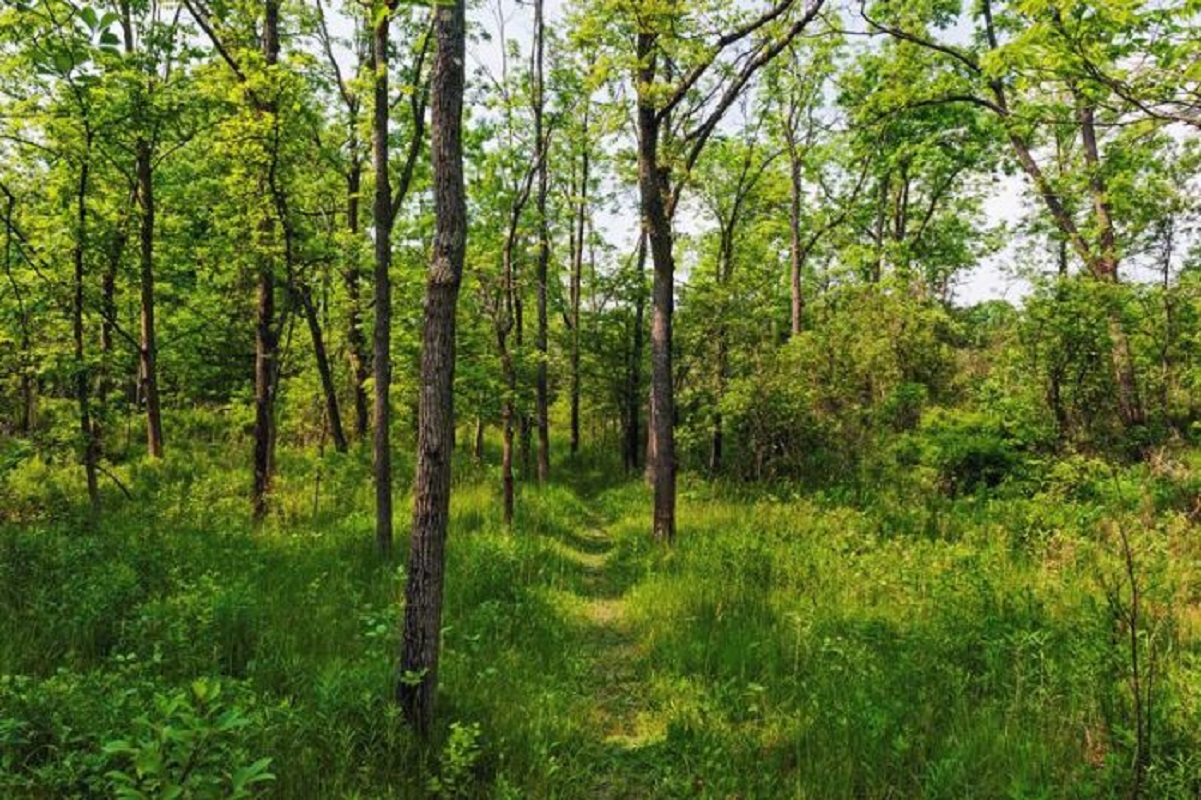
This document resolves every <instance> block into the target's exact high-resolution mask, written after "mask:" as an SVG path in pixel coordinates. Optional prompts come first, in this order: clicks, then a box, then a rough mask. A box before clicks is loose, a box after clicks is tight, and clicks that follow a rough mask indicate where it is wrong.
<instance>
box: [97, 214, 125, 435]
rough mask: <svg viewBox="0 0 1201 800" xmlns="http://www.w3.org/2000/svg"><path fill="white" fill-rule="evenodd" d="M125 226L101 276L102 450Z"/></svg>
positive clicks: (99, 383)
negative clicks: (118, 276)
mask: <svg viewBox="0 0 1201 800" xmlns="http://www.w3.org/2000/svg"><path fill="white" fill-rule="evenodd" d="M125 240H126V235H125V230H124V225H123V224H122V223H121V222H118V231H117V235H116V237H115V240H114V242H113V247H112V250H111V252H109V254H108V256H109V257H108V262H107V263H106V264H105V266H104V273H103V274H102V275H101V276H100V367H99V369H98V370H97V375H96V402H97V404H98V405H99V413H98V414H96V415H95V416H94V417H93V418H92V427H93V429H94V430H95V436H96V441H97V443H98V446H99V447H101V449H103V447H104V420H103V415H104V412H105V409H107V408H108V400H109V395H110V394H112V391H113V378H112V369H113V350H114V347H113V345H114V341H113V331H114V330H115V329H116V324H117V272H118V270H119V269H120V268H121V258H122V257H123V255H124V251H125V243H126V242H125Z"/></svg>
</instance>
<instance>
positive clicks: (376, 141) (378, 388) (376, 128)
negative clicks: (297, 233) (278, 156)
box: [372, 14, 392, 556]
mask: <svg viewBox="0 0 1201 800" xmlns="http://www.w3.org/2000/svg"><path fill="white" fill-rule="evenodd" d="M388 27H389V20H388V15H387V14H384V15H383V16H382V17H381V18H380V19H379V21H378V22H377V23H376V25H375V30H374V33H373V37H372V66H373V68H374V73H375V100H374V112H373V118H372V119H373V124H372V160H373V167H374V170H375V203H374V216H375V220H374V222H375V332H374V336H373V338H372V356H373V358H372V364H373V369H374V373H375V375H374V377H375V407H374V412H375V413H374V417H375V429H374V432H373V436H372V456H373V464H374V467H375V469H374V476H375V542H376V546H377V547H378V548H379V551H380V553H382V554H383V555H385V556H387V555H390V554H391V552H392V445H391V431H390V427H391V420H392V414H391V407H390V405H389V402H390V401H389V393H390V390H391V387H392V352H391V351H392V277H391V270H392V187H391V184H390V183H389V180H388V111H389V108H388Z"/></svg>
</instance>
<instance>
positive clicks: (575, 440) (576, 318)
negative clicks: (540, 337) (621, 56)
mask: <svg viewBox="0 0 1201 800" xmlns="http://www.w3.org/2000/svg"><path fill="white" fill-rule="evenodd" d="M588 112H589V104H588V101H587V99H585V101H584V111H583V114H584V117H583V123H584V125H583V131H582V133H581V141H582V144H583V152H582V153H581V154H580V161H581V163H580V186H579V198H578V200H577V203H578V205H577V208H576V219H575V235H574V237H573V242H574V247H573V251H572V254H571V292H570V294H571V454H572V455H575V454H577V453H578V452H579V451H580V304H581V300H582V293H583V276H584V233H585V224H586V223H587V220H588V171H589V160H590V159H589V156H590V154H589V150H588ZM627 466H628V464H627Z"/></svg>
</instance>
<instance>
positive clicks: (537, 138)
mask: <svg viewBox="0 0 1201 800" xmlns="http://www.w3.org/2000/svg"><path fill="white" fill-rule="evenodd" d="M543 2H544V0H534V142H535V143H536V145H537V147H538V148H539V149H540V151H541V155H540V156H539V157H538V193H537V197H536V198H535V204H536V207H537V210H538V269H537V277H536V280H537V284H538V330H537V333H536V335H535V339H534V346H535V348H536V349H537V350H538V365H537V372H536V377H535V402H534V416H535V419H536V423H537V426H538V483H540V484H541V483H546V481H547V479H548V478H549V477H550V390H549V387H548V385H547V355H548V353H547V325H548V320H547V281H548V275H547V273H548V272H549V268H550V222H549V220H548V219H547V216H546V194H547V181H548V172H549V170H548V161H549V160H550V153H549V152H548V151H549V147H548V143H547V142H546V141H545V132H544V130H543V124H542V116H543V111H544V108H545V106H546V88H545V81H544V80H543V61H544V51H545V46H546V26H545V23H544V21H543Z"/></svg>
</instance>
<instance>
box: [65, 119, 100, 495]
mask: <svg viewBox="0 0 1201 800" xmlns="http://www.w3.org/2000/svg"><path fill="white" fill-rule="evenodd" d="M91 145H92V134H91V132H90V131H89V132H88V134H87V146H86V149H85V152H84V159H83V163H82V164H80V167H79V183H78V184H77V187H76V190H77V194H76V198H75V200H76V217H75V225H76V229H75V243H74V247H73V248H72V253H71V260H72V264H73V266H74V280H73V283H72V290H73V291H72V304H71V331H72V334H73V338H74V342H75V399H76V402H77V403H78V406H79V434H80V440H81V441H82V443H83V469H84V475H85V477H86V479H87V485H88V504H89V506H90V509H91V513H92V516H93V517H95V516H97V515H99V513H100V485H99V483H98V481H97V479H96V473H97V461H98V460H99V458H100V447H99V443H98V442H97V441H96V430H95V428H94V427H93V425H92V407H91V398H90V397H89V396H88V393H89V391H90V389H89V383H90V377H89V374H88V373H89V372H90V370H89V369H88V366H87V361H86V359H85V351H84V337H83V308H84V306H83V280H84V260H83V256H84V252H85V250H86V248H87V236H88V220H87V212H88V206H87V194H88V179H89V177H90V172H91Z"/></svg>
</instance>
